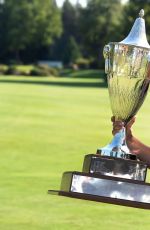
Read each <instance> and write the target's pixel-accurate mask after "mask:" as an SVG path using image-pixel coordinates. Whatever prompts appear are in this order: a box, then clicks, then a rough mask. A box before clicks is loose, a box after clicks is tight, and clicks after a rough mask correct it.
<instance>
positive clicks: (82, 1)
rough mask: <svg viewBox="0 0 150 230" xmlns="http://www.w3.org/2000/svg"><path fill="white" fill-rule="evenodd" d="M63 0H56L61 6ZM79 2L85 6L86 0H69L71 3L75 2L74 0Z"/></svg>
mask: <svg viewBox="0 0 150 230" xmlns="http://www.w3.org/2000/svg"><path fill="white" fill-rule="evenodd" d="M64 1H65V0H56V2H57V5H58V6H62V4H63V2H64ZM77 1H78V2H79V3H80V4H81V5H82V6H86V0H70V2H71V3H72V4H76V2H77Z"/></svg>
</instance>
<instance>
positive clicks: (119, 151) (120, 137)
mask: <svg viewBox="0 0 150 230" xmlns="http://www.w3.org/2000/svg"><path fill="white" fill-rule="evenodd" d="M97 154H100V155H102V156H110V157H117V158H125V159H131V158H133V159H136V157H135V155H132V154H131V153H130V151H129V149H128V147H127V144H126V131H125V128H124V127H123V128H122V129H121V130H120V131H119V132H118V133H116V134H115V136H114V138H113V139H112V141H111V143H110V144H108V145H106V146H105V147H103V148H100V149H98V150H97ZM133 156H134V157H133Z"/></svg>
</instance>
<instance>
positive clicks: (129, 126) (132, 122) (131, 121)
mask: <svg viewBox="0 0 150 230" xmlns="http://www.w3.org/2000/svg"><path fill="white" fill-rule="evenodd" d="M135 119H136V118H135V117H132V119H131V120H130V121H129V122H128V123H127V126H126V127H127V129H131V127H132V125H133V124H134V122H135Z"/></svg>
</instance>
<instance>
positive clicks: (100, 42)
mask: <svg viewBox="0 0 150 230" xmlns="http://www.w3.org/2000/svg"><path fill="white" fill-rule="evenodd" d="M122 9H123V6H122V4H121V1H120V0H113V1H111V0H88V4H87V7H86V8H85V9H82V14H81V19H80V22H81V25H80V31H81V33H82V44H83V49H84V50H86V53H85V54H86V56H87V57H90V56H91V57H92V58H93V60H94V62H95V63H98V56H99V58H100V62H99V63H100V65H101V66H103V62H104V59H103V57H102V53H103V47H104V45H105V44H107V43H108V42H110V41H119V39H120V37H121V27H122V25H120V21H121V18H122Z"/></svg>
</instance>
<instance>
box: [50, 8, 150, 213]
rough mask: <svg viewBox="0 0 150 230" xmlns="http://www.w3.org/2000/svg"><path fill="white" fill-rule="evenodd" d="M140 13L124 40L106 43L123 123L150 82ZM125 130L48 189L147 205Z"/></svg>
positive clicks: (149, 188) (142, 167) (146, 188)
mask: <svg viewBox="0 0 150 230" xmlns="http://www.w3.org/2000/svg"><path fill="white" fill-rule="evenodd" d="M143 16H144V10H141V11H140V13H139V18H137V19H136V21H135V23H134V25H133V27H132V29H131V31H130V33H129V35H128V36H127V37H126V38H125V39H124V40H123V41H121V42H111V43H109V44H108V45H106V46H105V47H104V58H105V72H106V73H107V79H108V91H109V97H110V103H111V109H112V113H113V116H114V117H115V119H119V120H122V121H123V122H124V124H125V126H126V124H127V123H128V122H129V121H130V119H131V118H132V117H133V116H134V115H135V114H136V113H137V112H138V110H139V109H140V107H141V105H142V104H143V102H144V100H145V97H146V94H147V92H148V88H149V82H150V64H149V62H150V46H149V44H148V42H147V39H146V32H145V21H144V19H143ZM125 135H126V134H125V127H124V128H123V129H122V130H121V131H119V132H118V133H117V134H116V135H115V136H114V138H113V140H112V142H111V143H110V144H108V145H107V146H105V147H103V148H99V149H98V150H97V153H96V154H88V155H86V156H85V158H84V162H83V169H82V172H76V171H71V172H65V173H64V174H63V176H62V182H61V186H60V190H58V191H56V190H55V191H54V190H49V191H48V193H50V194H57V195H61V196H67V197H73V198H79V199H86V200H93V201H99V202H106V203H111V204H118V205H124V206H131V207H138V208H144V209H150V184H149V183H146V182H145V179H146V173H147V164H146V163H145V162H142V161H139V160H138V159H137V158H136V155H134V154H132V153H130V150H129V149H128V147H127V145H126V136H125Z"/></svg>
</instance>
